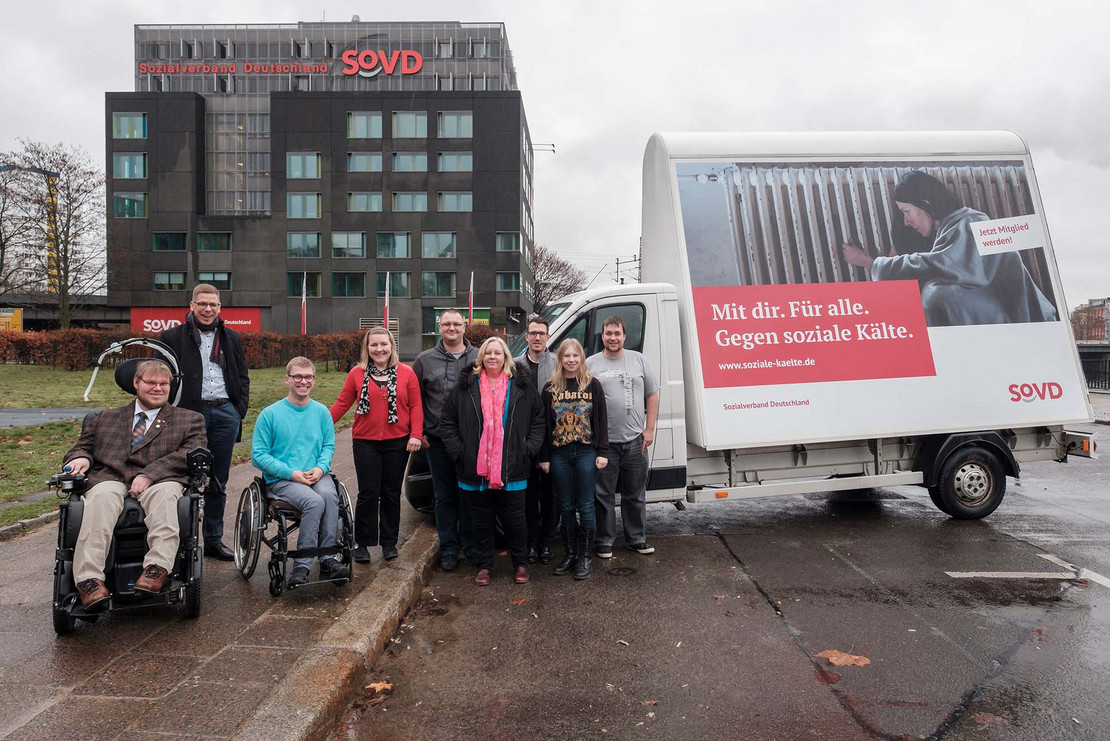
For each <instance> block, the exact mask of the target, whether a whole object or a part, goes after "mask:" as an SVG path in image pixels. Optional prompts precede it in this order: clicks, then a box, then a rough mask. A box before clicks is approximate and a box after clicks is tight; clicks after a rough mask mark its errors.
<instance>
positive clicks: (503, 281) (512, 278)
mask: <svg viewBox="0 0 1110 741" xmlns="http://www.w3.org/2000/svg"><path fill="white" fill-rule="evenodd" d="M497 290H499V291H519V290H520V273H498V274H497Z"/></svg>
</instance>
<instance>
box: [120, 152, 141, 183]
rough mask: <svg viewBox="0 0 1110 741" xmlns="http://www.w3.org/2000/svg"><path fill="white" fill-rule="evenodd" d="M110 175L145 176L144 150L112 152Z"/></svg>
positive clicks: (124, 176) (125, 176) (121, 176)
mask: <svg viewBox="0 0 1110 741" xmlns="http://www.w3.org/2000/svg"><path fill="white" fill-rule="evenodd" d="M112 177H115V178H124V179H126V178H145V177H146V153H145V152H114V153H113V154H112Z"/></svg>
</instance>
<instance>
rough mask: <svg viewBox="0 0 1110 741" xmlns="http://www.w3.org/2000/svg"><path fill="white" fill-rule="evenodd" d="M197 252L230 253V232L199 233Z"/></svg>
mask: <svg viewBox="0 0 1110 741" xmlns="http://www.w3.org/2000/svg"><path fill="white" fill-rule="evenodd" d="M197 252H231V232H200V233H199V234H197Z"/></svg>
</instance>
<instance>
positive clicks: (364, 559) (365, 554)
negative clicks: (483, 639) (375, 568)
mask: <svg viewBox="0 0 1110 741" xmlns="http://www.w3.org/2000/svg"><path fill="white" fill-rule="evenodd" d="M351 558H353V559H355V563H370V549H369V548H367V547H366V546H364V545H360V546H359V547H358V548H355V550H354V551H353V552H352V553H351Z"/></svg>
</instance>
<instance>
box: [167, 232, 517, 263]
mask: <svg viewBox="0 0 1110 741" xmlns="http://www.w3.org/2000/svg"><path fill="white" fill-rule="evenodd" d="M321 236H322V235H321V233H320V232H288V233H286V235H285V238H286V252H285V255H286V257H291V258H318V257H320V245H321V242H322V239H321ZM167 237H174V238H180V242H179V244H180V247H179V248H172V249H180V250H184V249H185V235H184V234H170V235H167V234H155V235H154V238H155V250H156V251H160V250H168V249H171V248H168V247H162V248H160V247H158V244H159V241H158V240H159V239H163V238H167ZM198 238H199V235H198ZM227 239H228V241H227V249H229V250H230V249H231V235H230V234H229V235H227ZM174 244H178V242H174ZM412 245H413V240H412V235H411V233H409V232H377V233H376V235H375V248H376V249H375V254H376V256H377V257H378V258H380V259H390V258H401V259H403V258H408V257H411V256H412V250H411V247H412ZM457 245H458V233H457V232H423V233H422V234H421V235H420V256H421V257H422V258H426V259H454V258H456V257H457V256H458V247H457ZM496 248H497V251H498V252H520V251H521V250H520V233H519V232H498V233H497V235H496ZM331 256H332V257H335V258H345V257H366V232H332V234H331Z"/></svg>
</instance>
